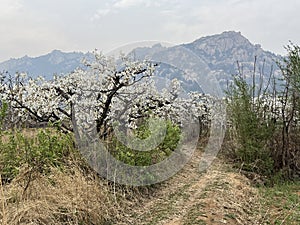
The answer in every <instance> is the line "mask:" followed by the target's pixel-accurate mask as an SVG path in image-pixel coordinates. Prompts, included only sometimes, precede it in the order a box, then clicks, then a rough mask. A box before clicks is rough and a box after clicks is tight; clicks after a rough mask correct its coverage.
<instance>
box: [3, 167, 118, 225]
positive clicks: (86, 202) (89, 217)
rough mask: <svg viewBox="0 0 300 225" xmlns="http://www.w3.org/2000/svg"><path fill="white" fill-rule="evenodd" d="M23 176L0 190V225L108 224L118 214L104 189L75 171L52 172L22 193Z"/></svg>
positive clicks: (108, 193)
mask: <svg viewBox="0 0 300 225" xmlns="http://www.w3.org/2000/svg"><path fill="white" fill-rule="evenodd" d="M27 172H28V171H22V172H21V173H20V175H18V177H17V178H16V179H14V180H13V182H12V183H10V184H8V185H6V186H3V187H1V203H2V204H1V211H0V223H1V224H5V225H6V224H9V225H13V224H110V223H108V222H109V221H110V220H111V219H112V218H111V216H112V215H117V214H118V207H116V203H115V202H114V200H113V197H112V194H111V193H110V192H109V190H108V186H107V185H104V184H103V183H102V184H101V182H100V181H99V180H98V181H97V179H94V178H93V177H86V175H84V174H83V173H82V172H81V171H80V170H79V169H76V168H72V172H70V173H66V172H65V171H64V172H61V171H59V170H58V169H53V170H52V171H51V173H50V174H49V175H47V176H46V175H39V176H38V177H36V179H34V180H32V181H31V182H30V184H29V186H28V188H27V189H26V191H25V192H24V182H25V181H24V179H25V178H26V179H28V176H27V175H26V173H27Z"/></svg>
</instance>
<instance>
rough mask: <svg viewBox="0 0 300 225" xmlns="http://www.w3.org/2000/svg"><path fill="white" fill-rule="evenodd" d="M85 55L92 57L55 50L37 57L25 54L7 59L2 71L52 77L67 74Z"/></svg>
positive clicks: (80, 53) (2, 64)
mask: <svg viewBox="0 0 300 225" xmlns="http://www.w3.org/2000/svg"><path fill="white" fill-rule="evenodd" d="M85 57H90V53H86V54H84V53H82V52H70V53H65V52H62V51H59V50H53V51H52V52H51V53H49V54H46V55H42V56H39V57H35V58H32V57H28V56H24V57H22V58H19V59H10V60H7V61H5V62H2V63H0V71H8V72H9V73H11V74H14V73H16V72H26V73H28V74H29V76H32V77H37V76H40V75H41V76H44V77H45V78H47V79H51V77H52V76H53V74H65V73H68V72H71V71H73V70H74V69H75V68H77V67H79V66H81V61H82V59H83V58H85Z"/></svg>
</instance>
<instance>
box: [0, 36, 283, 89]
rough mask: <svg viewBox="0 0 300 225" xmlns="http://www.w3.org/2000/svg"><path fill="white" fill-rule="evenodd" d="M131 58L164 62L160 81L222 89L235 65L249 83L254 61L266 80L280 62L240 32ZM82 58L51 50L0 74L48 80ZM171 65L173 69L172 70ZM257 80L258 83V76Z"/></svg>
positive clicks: (142, 51) (12, 63)
mask: <svg viewBox="0 0 300 225" xmlns="http://www.w3.org/2000/svg"><path fill="white" fill-rule="evenodd" d="M130 54H134V58H135V59H154V60H155V61H161V62H166V63H161V64H160V66H159V67H160V68H159V69H160V72H159V75H160V77H168V78H174V77H177V78H183V77H184V78H185V79H186V80H189V79H190V78H192V77H193V76H199V74H200V75H201V76H202V78H205V77H207V76H209V75H214V76H215V77H216V78H217V80H218V81H219V82H220V84H221V86H222V87H223V88H224V87H225V86H226V83H227V81H228V80H230V79H232V75H233V74H236V73H237V71H238V63H237V62H239V69H240V70H241V71H243V74H244V75H245V76H246V77H248V78H249V79H251V75H252V74H253V67H254V66H253V65H254V60H255V58H256V62H257V63H256V72H258V73H259V72H261V73H262V74H263V75H264V77H265V79H267V78H268V76H269V73H270V71H271V70H272V69H273V70H274V71H275V74H277V75H278V74H279V72H278V68H277V66H276V61H279V60H280V59H281V56H279V55H275V54H274V53H272V52H269V51H265V50H263V49H262V48H261V46H260V45H259V44H252V43H251V42H250V41H249V40H248V39H247V38H246V37H244V36H243V35H242V34H241V33H240V32H235V31H226V32H223V33H221V34H216V35H211V36H206V37H202V38H200V39H197V40H195V41H194V42H191V43H187V44H182V45H177V46H173V47H168V48H167V47H163V46H162V45H160V44H156V45H154V46H152V47H145V48H142V47H141V48H136V49H134V51H132V52H131V53H130ZM85 57H87V58H89V57H91V54H90V53H86V54H84V53H81V52H72V53H64V52H61V51H58V50H54V51H52V52H51V53H49V54H47V55H43V56H39V57H36V58H31V57H28V56H25V57H23V58H19V59H10V60H8V61H5V62H3V63H0V71H9V72H10V73H15V72H17V71H18V72H27V73H28V74H29V75H30V76H32V77H36V76H38V75H43V76H45V77H46V78H48V79H50V78H51V77H52V75H53V74H61V73H68V72H71V71H73V70H74V69H75V68H77V67H79V66H81V60H82V59H83V58H85ZM167 64H169V65H167ZM170 65H173V66H171V67H172V68H171V67H170ZM178 65H179V66H178ZM176 67H177V68H176ZM191 67H193V68H194V69H195V68H196V69H197V70H198V72H197V73H196V74H193V73H191V72H190V73H189V74H186V72H185V71H182V68H185V69H187V71H191V70H189V69H188V68H191ZM257 79H259V77H258V76H257ZM188 83H189V84H187V86H189V89H191V90H193V88H192V87H191V86H195V84H193V82H191V81H188Z"/></svg>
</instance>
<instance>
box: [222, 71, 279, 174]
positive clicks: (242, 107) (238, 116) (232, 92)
mask: <svg viewBox="0 0 300 225" xmlns="http://www.w3.org/2000/svg"><path fill="white" fill-rule="evenodd" d="M253 88H255V87H253V86H251V85H249V84H248V83H247V82H246V80H245V79H244V78H243V77H242V76H236V77H235V78H234V83H233V85H232V86H231V87H230V88H229V90H228V91H227V93H226V94H227V109H228V115H229V120H230V124H231V128H230V129H231V137H230V138H232V139H233V140H234V144H235V146H234V149H235V150H234V152H233V157H234V158H236V159H237V160H238V161H239V162H240V163H241V164H242V165H243V169H245V170H247V171H251V172H256V173H260V174H263V175H271V174H272V172H273V163H274V162H273V159H272V152H271V150H270V149H269V148H268V143H269V141H270V139H271V137H272V136H273V133H274V131H275V130H274V129H275V127H274V126H273V123H272V120H268V119H266V118H264V114H265V113H264V111H263V110H264V109H263V107H262V106H261V102H260V100H259V99H258V98H255V96H254V95H253Z"/></svg>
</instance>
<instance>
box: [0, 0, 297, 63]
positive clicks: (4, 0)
mask: <svg viewBox="0 0 300 225" xmlns="http://www.w3.org/2000/svg"><path fill="white" fill-rule="evenodd" d="M299 12H300V1H299V0H173V1H167V0H0V28H1V33H0V47H1V48H0V61H3V60H7V59H9V58H12V57H13V58H15V57H21V56H24V55H26V54H27V55H29V56H37V55H42V54H46V53H48V52H50V51H52V50H53V49H60V50H62V51H84V52H86V51H91V50H93V49H95V48H97V49H99V50H103V51H104V52H106V51H109V50H110V49H113V48H116V47H119V46H121V45H124V44H126V43H129V42H135V41H144V40H161V41H165V42H171V43H174V44H180V43H187V42H191V41H193V40H195V39H198V38H200V37H202V36H206V35H211V34H217V33H221V32H223V31H226V30H235V31H241V32H242V34H243V35H244V36H246V37H247V38H248V39H249V40H250V41H251V42H253V43H255V44H261V45H262V47H263V48H264V49H266V50H271V51H273V52H275V53H279V54H283V53H285V50H284V48H283V46H284V45H286V44H288V41H289V40H291V41H293V42H294V43H295V44H300V13H299Z"/></svg>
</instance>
